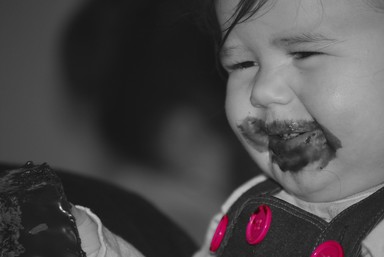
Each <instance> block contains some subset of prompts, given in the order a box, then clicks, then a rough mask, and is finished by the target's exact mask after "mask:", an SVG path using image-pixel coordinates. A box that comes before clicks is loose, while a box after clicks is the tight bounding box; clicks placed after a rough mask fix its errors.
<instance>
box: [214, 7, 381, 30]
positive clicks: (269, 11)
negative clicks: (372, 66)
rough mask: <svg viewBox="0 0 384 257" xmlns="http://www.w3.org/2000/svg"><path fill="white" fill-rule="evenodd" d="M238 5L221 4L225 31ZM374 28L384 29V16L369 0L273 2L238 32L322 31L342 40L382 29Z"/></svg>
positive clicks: (239, 28) (221, 18)
mask: <svg viewBox="0 0 384 257" xmlns="http://www.w3.org/2000/svg"><path fill="white" fill-rule="evenodd" d="M255 2H257V0H256V1H255ZM238 3H239V1H238V0H235V1H233V0H218V1H217V3H216V11H217V15H218V20H219V22H220V24H221V27H222V30H225V29H226V28H227V27H228V26H229V24H230V23H231V22H232V21H233V16H234V11H235V10H236V8H237V5H238ZM372 14H376V15H372ZM372 25H379V26H380V27H384V26H383V15H382V13H381V14H380V15H379V14H378V12H377V11H376V10H375V9H374V8H372V7H371V6H369V5H368V4H367V3H366V1H365V0H269V1H267V3H266V4H265V5H264V6H263V7H262V8H261V9H260V10H259V11H258V12H257V13H256V14H255V15H254V16H252V17H251V18H250V19H248V20H247V21H246V22H244V23H240V24H238V25H237V26H236V27H235V29H234V31H235V32H234V33H235V34H241V33H242V32H246V33H248V34H250V33H252V32H251V31H250V30H254V32H259V31H260V28H261V31H267V32H269V34H292V33H295V32H297V33H308V32H321V33H325V34H329V36H333V37H336V36H340V37H342V36H343V35H344V34H345V35H346V34H347V33H353V30H356V31H357V30H358V31H361V30H368V31H369V30H372V29H373V28H374V29H377V28H378V27H377V26H372ZM231 34H233V33H231ZM243 34H244V33H243Z"/></svg>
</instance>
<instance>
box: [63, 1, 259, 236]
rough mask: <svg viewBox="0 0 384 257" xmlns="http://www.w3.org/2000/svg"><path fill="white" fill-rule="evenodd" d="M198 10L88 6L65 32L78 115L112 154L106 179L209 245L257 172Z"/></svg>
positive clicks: (141, 4)
mask: <svg viewBox="0 0 384 257" xmlns="http://www.w3.org/2000/svg"><path fill="white" fill-rule="evenodd" d="M192 4H193V1H192V2H191V1H181V0H160V1H126V0H125V1H123V0H92V1H89V2H88V3H87V4H86V5H85V6H84V7H83V8H82V9H81V11H80V12H78V13H77V14H76V15H75V16H74V17H73V19H72V21H71V22H70V24H69V26H68V28H67V30H66V31H65V33H64V37H63V43H62V47H63V52H62V53H63V54H62V56H63V59H62V61H63V69H64V72H65V73H64V75H65V76H66V78H67V83H66V84H67V89H68V91H67V92H68V93H69V95H71V96H72V97H73V110H74V112H73V113H74V114H75V115H77V116H78V119H79V120H82V119H86V120H87V121H90V122H91V123H92V126H91V127H94V128H96V129H97V133H98V134H99V135H100V140H101V141H102V145H104V146H105V149H108V152H109V153H108V156H113V162H114V163H115V164H114V165H113V167H111V169H108V170H105V174H101V177H103V178H104V179H106V180H108V181H111V182H113V183H115V184H118V185H120V186H122V187H124V188H129V189H131V190H134V191H136V192H138V193H139V194H140V195H142V196H144V197H146V198H147V199H149V200H151V201H152V202H153V203H155V204H156V205H157V206H158V207H159V208H160V209H161V210H163V211H164V212H165V213H167V214H168V215H169V216H170V217H171V218H173V219H174V220H175V221H176V222H177V223H179V224H180V225H181V226H182V227H184V228H185V229H186V230H187V231H188V232H189V233H190V234H191V235H192V236H193V237H194V238H195V239H196V240H197V241H199V242H201V240H202V239H203V235H204V232H205V228H206V226H207V224H208V222H209V219H210V217H211V216H212V214H213V213H214V212H215V211H216V210H217V209H218V208H219V206H220V203H221V202H222V201H223V200H224V199H225V198H226V197H227V194H228V192H230V191H231V190H232V189H233V188H234V187H236V186H237V185H239V184H240V183H241V182H242V181H243V180H245V179H247V178H248V177H249V175H248V174H251V172H250V170H251V169H255V167H254V166H253V164H252V162H251V161H250V160H249V159H247V158H246V157H247V155H246V154H244V152H243V150H242V148H241V147H240V146H239V144H238V142H237V140H236V139H235V138H234V137H233V136H232V134H231V133H230V129H229V126H228V125H227V121H226V119H225V114H224V107H223V106H224V104H223V103H224V95H225V86H224V82H223V81H222V80H221V78H220V77H219V76H218V75H217V73H216V71H215V69H214V66H215V65H214V56H213V52H214V51H212V49H211V43H210V41H209V38H208V37H207V36H206V35H204V34H202V32H201V31H200V30H199V29H198V25H197V24H196V23H195V20H194V18H193V17H194V14H193V12H192V11H191V10H192V6H191V5H192ZM244 156H246V157H244ZM235 167H236V170H235ZM235 174H236V176H234V175H235Z"/></svg>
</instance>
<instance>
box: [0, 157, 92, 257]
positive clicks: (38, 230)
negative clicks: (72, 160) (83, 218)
mask: <svg viewBox="0 0 384 257" xmlns="http://www.w3.org/2000/svg"><path fill="white" fill-rule="evenodd" d="M70 210H71V205H70V203H69V202H68V200H67V198H66V196H65V194H64V190H63V186H62V184H61V181H60V178H59V177H58V176H57V175H56V173H55V172H54V171H53V170H52V169H51V168H50V167H49V166H48V165H46V164H42V165H34V164H33V163H32V162H28V163H27V164H26V165H25V166H23V167H22V168H20V169H16V170H9V171H3V172H0V256H1V257H3V256H4V257H16V256H20V257H85V256H86V255H85V253H84V252H83V250H82V249H81V242H80V237H79V233H78V230H77V227H76V223H75V218H74V217H73V216H72V214H71V212H70Z"/></svg>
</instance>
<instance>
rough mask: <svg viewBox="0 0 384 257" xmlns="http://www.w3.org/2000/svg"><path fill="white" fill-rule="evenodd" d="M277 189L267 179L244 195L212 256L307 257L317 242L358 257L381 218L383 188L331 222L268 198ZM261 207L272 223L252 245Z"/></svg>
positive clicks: (382, 213)
mask: <svg viewBox="0 0 384 257" xmlns="http://www.w3.org/2000/svg"><path fill="white" fill-rule="evenodd" d="M280 190H281V188H280V187H279V185H277V184H276V183H275V182H273V181H271V180H266V181H264V182H262V183H260V184H258V185H256V186H254V187H253V188H251V189H250V190H248V191H247V192H245V193H244V194H243V195H242V196H241V197H240V198H239V199H238V200H237V201H236V202H235V203H234V204H233V205H232V207H231V208H230V209H229V211H228V213H227V215H228V220H229V221H228V226H227V230H226V232H225V236H224V238H223V241H222V242H221V244H220V247H219V249H218V250H217V251H216V252H215V254H214V255H216V256H222V257H240V256H241V257H247V256H252V257H257V256H263V257H266V256H268V257H310V256H311V254H312V252H313V251H314V250H315V249H316V247H317V246H319V245H320V244H321V243H323V242H325V241H328V240H334V241H337V242H339V243H340V245H341V246H342V248H343V250H344V256H345V257H357V256H360V253H361V242H362V240H363V239H364V238H365V237H366V236H367V235H368V234H369V232H370V231H371V230H372V229H373V228H374V227H375V226H376V225H377V224H378V223H379V222H380V221H381V220H382V219H383V217H384V188H381V189H380V190H378V191H377V192H375V193H373V194H372V195H371V196H369V197H368V198H366V199H364V200H362V201H360V202H358V203H356V204H354V205H352V206H351V207H349V208H347V209H346V210H344V211H343V212H341V213H340V214H339V215H337V216H336V217H335V218H334V219H333V220H332V221H331V222H329V223H328V222H326V221H324V220H323V219H321V218H319V217H317V216H315V215H313V214H311V213H308V212H306V211H304V210H302V209H300V208H298V207H296V206H293V205H291V204H289V203H287V202H285V201H282V200H280V199H278V198H276V197H273V196H272V195H275V194H276V193H278V192H279V191H280ZM262 204H265V205H267V206H269V207H270V210H271V212H272V221H271V225H270V228H269V230H268V232H267V234H266V236H265V238H264V239H263V240H262V241H261V242H260V243H258V244H256V245H250V244H249V243H248V242H247V240H246V227H247V224H248V222H249V219H250V216H251V215H252V214H253V213H254V212H255V211H256V210H257V208H258V207H259V206H260V205H262Z"/></svg>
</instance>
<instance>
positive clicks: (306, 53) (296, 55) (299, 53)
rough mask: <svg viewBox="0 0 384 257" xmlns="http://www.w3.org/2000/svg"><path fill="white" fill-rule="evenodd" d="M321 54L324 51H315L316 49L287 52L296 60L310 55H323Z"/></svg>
mask: <svg viewBox="0 0 384 257" xmlns="http://www.w3.org/2000/svg"><path fill="white" fill-rule="evenodd" d="M323 54H324V53H322V52H316V51H297V52H291V53H289V55H291V56H292V57H293V58H294V59H296V60H304V59H307V58H310V57H312V56H316V55H323Z"/></svg>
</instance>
